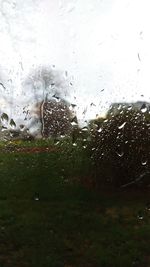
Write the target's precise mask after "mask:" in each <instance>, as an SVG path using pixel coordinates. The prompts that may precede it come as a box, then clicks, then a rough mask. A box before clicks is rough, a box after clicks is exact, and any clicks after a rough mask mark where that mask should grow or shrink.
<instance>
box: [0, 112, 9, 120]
mask: <svg viewBox="0 0 150 267" xmlns="http://www.w3.org/2000/svg"><path fill="white" fill-rule="evenodd" d="M1 119H2V120H6V121H8V120H9V117H8V115H7V114H6V113H3V114H2V115H1Z"/></svg>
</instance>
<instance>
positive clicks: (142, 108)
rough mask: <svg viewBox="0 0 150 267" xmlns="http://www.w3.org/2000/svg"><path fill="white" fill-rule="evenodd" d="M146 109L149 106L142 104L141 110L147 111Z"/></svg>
mask: <svg viewBox="0 0 150 267" xmlns="http://www.w3.org/2000/svg"><path fill="white" fill-rule="evenodd" d="M146 111H147V107H146V106H145V105H144V106H142V107H141V112H142V113H145V112H146Z"/></svg>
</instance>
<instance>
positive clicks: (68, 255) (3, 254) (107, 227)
mask: <svg viewBox="0 0 150 267" xmlns="http://www.w3.org/2000/svg"><path fill="white" fill-rule="evenodd" d="M30 145H31V144H30ZM47 145H48V144H47ZM57 148H58V149H57V150H56V151H53V152H51V153H47V152H45V153H44V152H43V153H20V152H19V153H17V152H14V153H13V152H11V153H10V152H1V153H0V267H61V266H62V267H124V266H125V267H127V266H128V267H130V266H131V267H132V266H136V267H149V266H150V203H149V201H150V200H149V195H148V193H139V192H137V193H135V192H130V193H129V192H128V193H126V192H124V193H120V192H116V193H105V192H97V191H95V190H94V189H91V190H90V189H88V187H85V186H83V185H82V184H80V182H79V180H82V178H83V179H84V178H85V177H87V176H88V174H89V171H90V160H89V159H88V158H87V156H86V153H85V151H84V149H81V147H80V146H72V145H71V144H70V145H68V146H67V145H66V144H65V143H62V144H61V143H60V144H58V146H57ZM79 178H80V179H79Z"/></svg>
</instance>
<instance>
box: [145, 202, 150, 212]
mask: <svg viewBox="0 0 150 267" xmlns="http://www.w3.org/2000/svg"><path fill="white" fill-rule="evenodd" d="M146 210H147V211H150V203H147V204H146Z"/></svg>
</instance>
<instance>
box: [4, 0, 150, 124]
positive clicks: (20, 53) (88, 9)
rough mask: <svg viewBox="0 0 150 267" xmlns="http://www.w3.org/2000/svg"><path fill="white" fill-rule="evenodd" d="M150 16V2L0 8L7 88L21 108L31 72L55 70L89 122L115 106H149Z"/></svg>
mask: <svg viewBox="0 0 150 267" xmlns="http://www.w3.org/2000/svg"><path fill="white" fill-rule="evenodd" d="M149 10H150V1H149V0H42V1H41V0H14V1H13V0H0V69H1V73H0V78H1V81H2V82H3V83H4V84H5V86H6V87H7V90H8V94H9V95H12V97H13V98H15V99H16V101H15V104H17V103H18V105H19V101H20V99H22V101H23V97H24V96H23V95H24V90H26V88H23V87H22V81H23V79H24V77H25V75H27V73H28V72H29V70H30V69H31V68H36V67H37V66H38V65H45V64H50V65H55V68H56V69H60V70H64V71H67V72H68V75H69V76H70V77H72V79H73V89H72V91H71V97H70V98H71V101H72V102H76V103H77V105H78V116H79V117H80V118H82V117H83V112H84V111H86V110H87V112H86V114H85V119H86V118H92V117H94V116H95V115H96V114H97V113H101V112H102V113H103V112H104V110H106V108H108V106H109V105H110V103H112V102H116V101H120V102H122V101H137V100H146V101H150V90H149V87H150V15H149ZM70 90H71V89H70ZM2 91H4V90H3V88H1V94H2ZM28 99H29V95H28V98H26V101H28ZM24 100H25V99H24ZM91 103H94V104H95V105H96V106H94V105H90V104H91Z"/></svg>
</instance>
